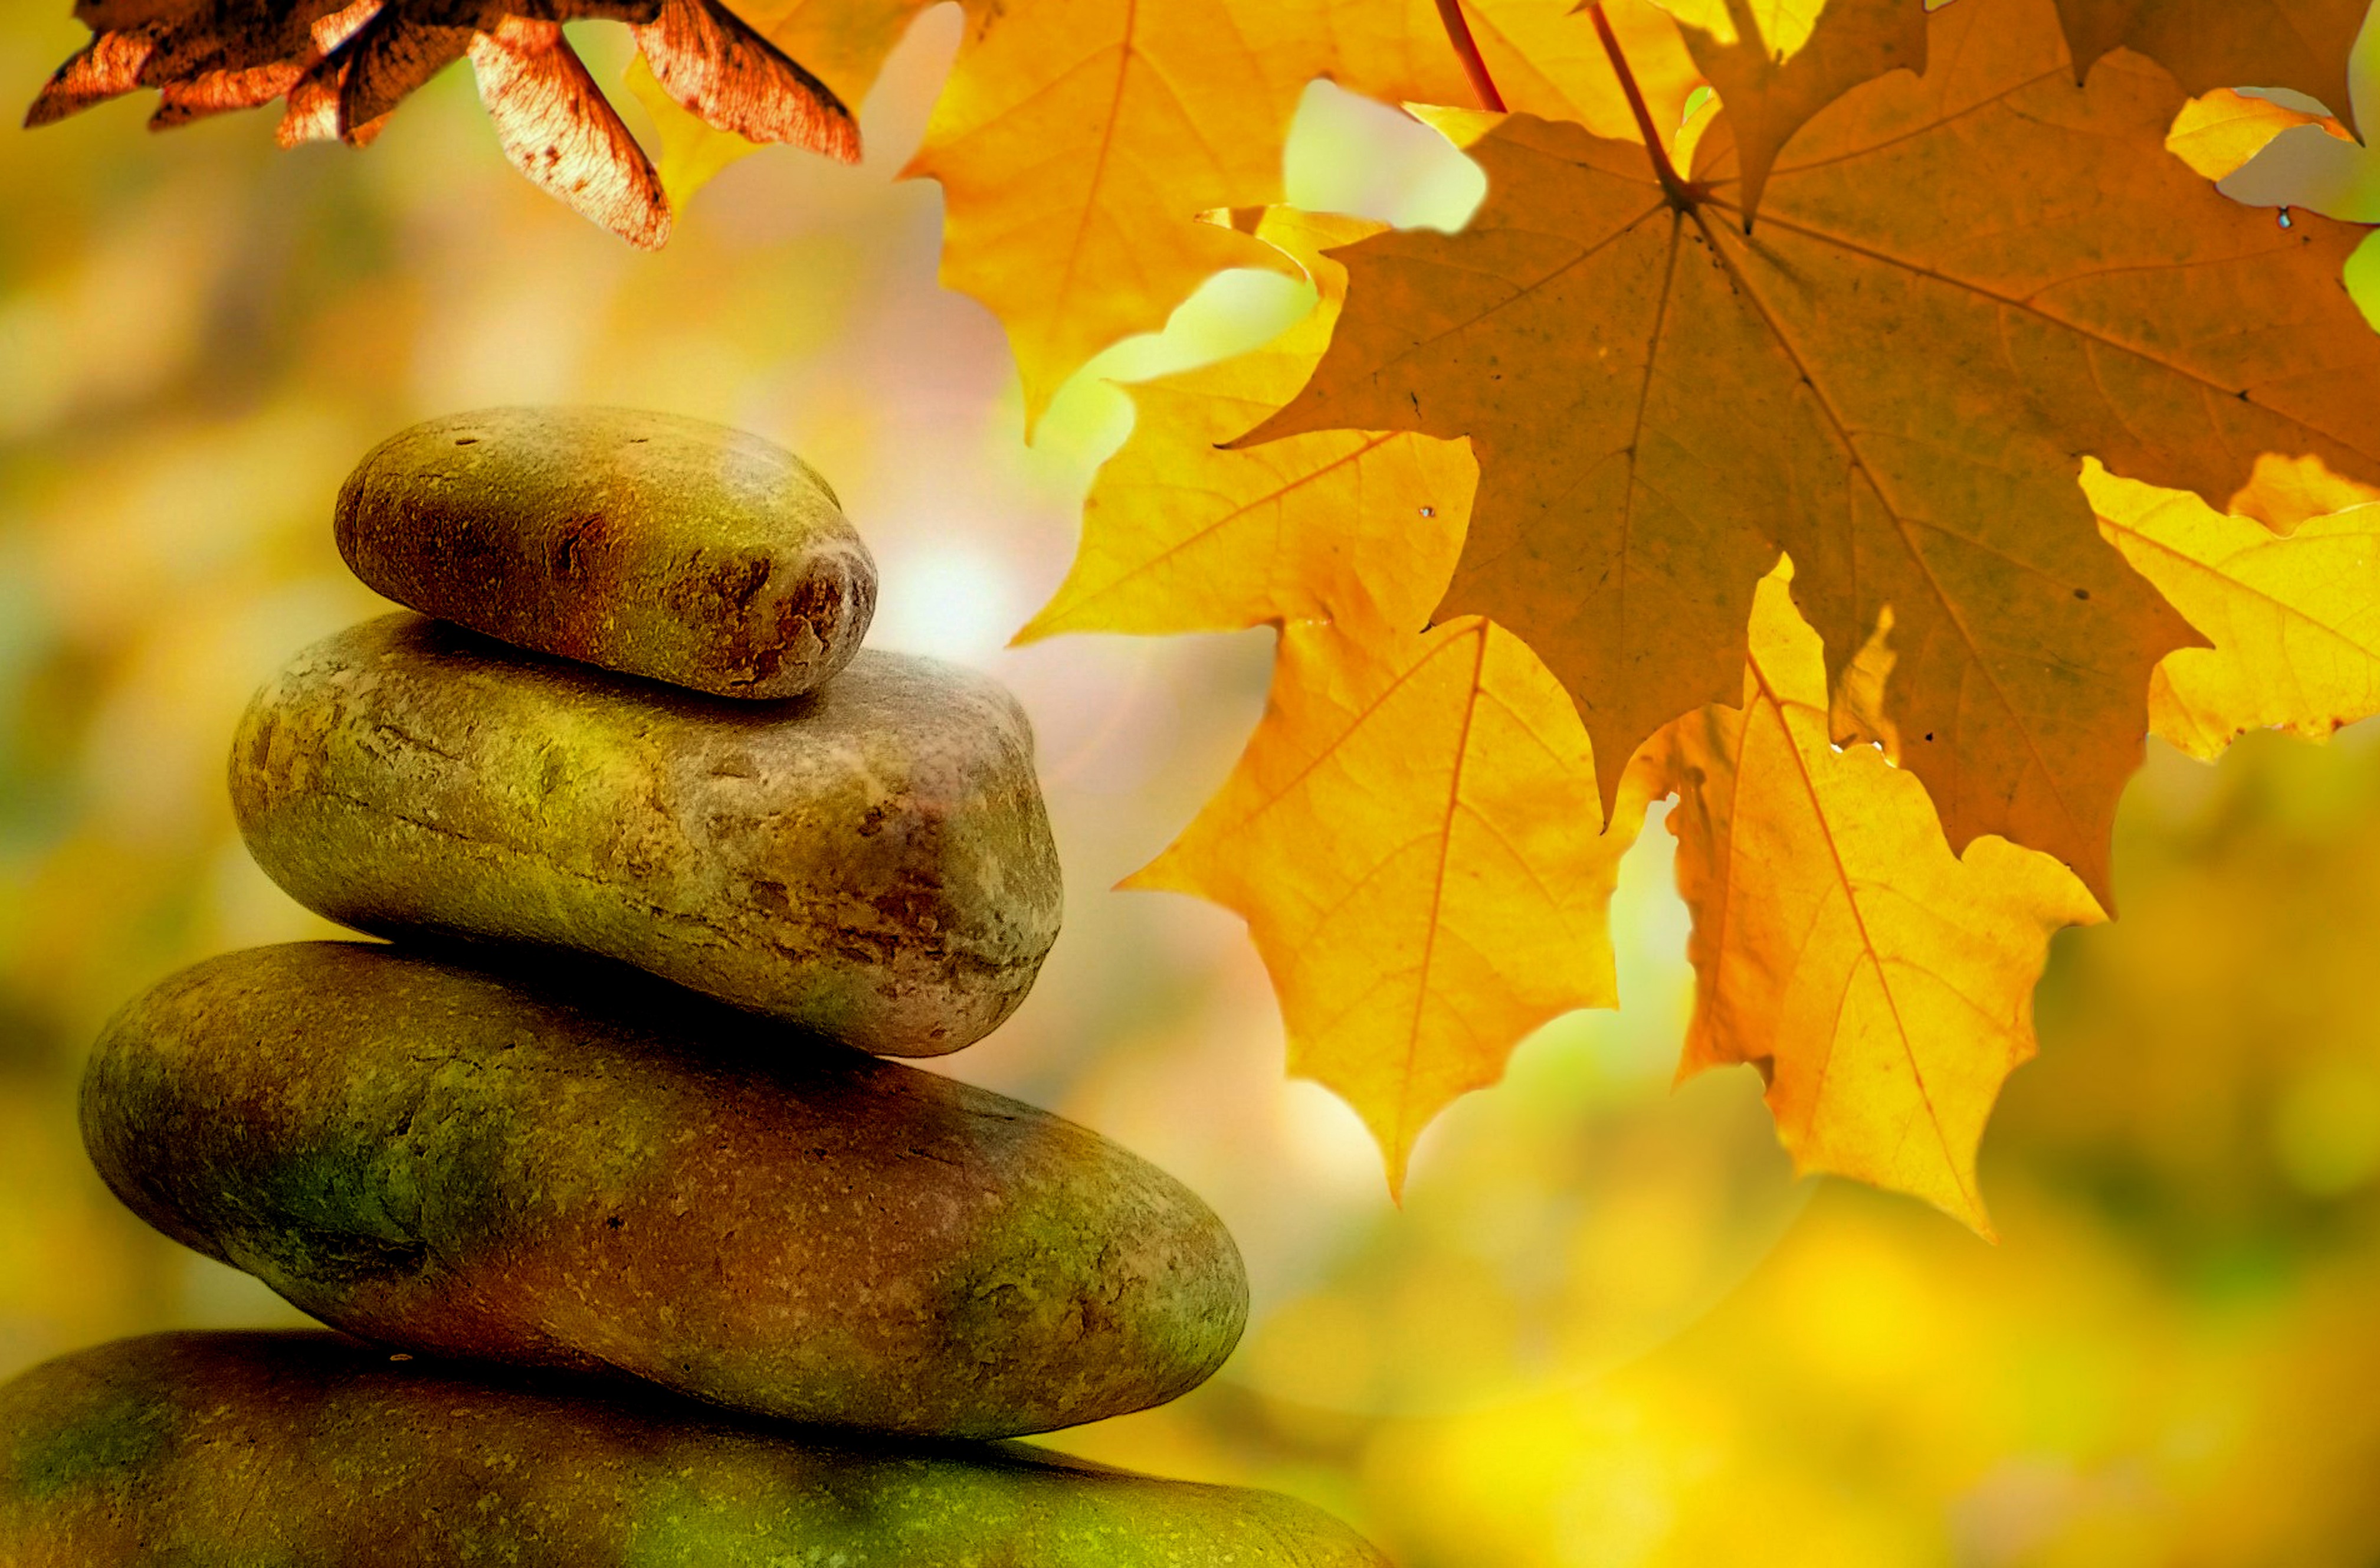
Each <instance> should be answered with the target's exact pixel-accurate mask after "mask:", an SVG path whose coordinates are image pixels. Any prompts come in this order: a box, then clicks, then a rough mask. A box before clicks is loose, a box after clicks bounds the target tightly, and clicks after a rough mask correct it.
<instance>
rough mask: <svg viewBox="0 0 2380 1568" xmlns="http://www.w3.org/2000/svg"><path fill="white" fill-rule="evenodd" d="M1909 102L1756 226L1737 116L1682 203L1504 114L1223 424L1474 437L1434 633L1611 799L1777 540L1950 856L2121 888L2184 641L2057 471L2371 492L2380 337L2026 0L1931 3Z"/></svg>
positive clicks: (2112, 71) (1578, 134) (1729, 624)
mask: <svg viewBox="0 0 2380 1568" xmlns="http://www.w3.org/2000/svg"><path fill="white" fill-rule="evenodd" d="M1929 25H1930V26H1931V28H1932V29H1933V35H1932V39H1931V42H1930V44H1929V48H1928V51H1927V54H1928V58H1929V60H1930V62H1931V66H1930V68H1929V70H1928V72H1927V74H1926V75H1925V78H1924V79H1916V78H1913V77H1911V76H1909V75H1906V74H1902V73H1895V74H1893V75H1889V76H1887V77H1884V78H1881V79H1877V80H1875V81H1871V82H1869V83H1867V84H1866V85H1865V86H1864V87H1862V88H1859V89H1857V90H1856V91H1853V92H1852V93H1851V94H1849V95H1848V96H1846V97H1844V98H1842V99H1840V101H1838V102H1837V103H1835V104H1834V105H1833V106H1832V107H1831V108H1829V109H1828V110H1826V111H1824V112H1822V113H1821V114H1819V115H1817V116H1816V117H1815V118H1814V119H1812V120H1811V122H1810V123H1809V125H1808V126H1807V127H1805V128H1803V131H1802V133H1801V134H1800V135H1799V136H1798V137H1796V138H1795V140H1794V141H1793V143H1792V145H1791V147H1790V148H1789V149H1788V150H1787V151H1786V152H1785V154H1784V155H1783V156H1782V157H1781V158H1779V161H1778V164H1777V165H1776V168H1775V171H1774V173H1773V174H1772V176H1771V177H1770V179H1769V182H1768V188H1767V197H1766V200H1765V202H1764V204H1763V207H1762V209H1761V214H1760V218H1759V221H1758V224H1757V225H1756V226H1755V230H1754V232H1753V233H1752V234H1751V235H1749V236H1748V237H1747V236H1746V235H1745V234H1744V233H1743V225H1742V209H1741V206H1740V204H1739V203H1738V201H1737V200H1736V195H1735V192H1734V189H1733V185H1732V182H1733V179H1734V176H1735V162H1734V155H1733V152H1732V149H1731V148H1730V138H1729V137H1728V135H1727V134H1726V124H1725V120H1724V118H1723V117H1722V120H1721V122H1720V125H1719V126H1718V128H1716V129H1715V130H1714V131H1713V132H1712V133H1711V135H1710V136H1709V137H1707V138H1706V139H1705V140H1704V142H1703V151H1702V152H1701V153H1700V155H1699V156H1698V158H1697V168H1696V169H1695V171H1694V172H1695V175H1696V176H1697V178H1698V180H1699V181H1700V184H1699V186H1698V187H1697V188H1696V189H1697V191H1698V192H1706V194H1689V195H1686V196H1685V197H1684V199H1683V200H1681V194H1682V193H1680V192H1677V191H1673V190H1671V189H1670V188H1665V187H1664V186H1663V185H1662V184H1661V183H1660V181H1659V180H1658V179H1657V177H1656V176H1655V172H1654V171H1653V170H1652V169H1651V168H1650V167H1649V166H1648V164H1647V160H1646V157H1645V150H1644V149H1643V148H1642V147H1641V146H1637V145H1633V144H1623V143H1619V142H1614V141H1609V140H1602V139H1598V138H1597V137H1594V136H1591V135H1588V134H1586V133H1585V132H1582V131H1580V130H1578V129H1577V128H1573V127H1568V126H1561V125H1557V124H1550V123H1547V122H1542V121H1538V120H1535V119H1532V118H1530V117H1528V116H1526V115H1512V116H1511V117H1510V118H1509V119H1506V120H1504V121H1502V122H1500V123H1499V124H1496V125H1495V127H1494V128H1492V129H1490V130H1489V131H1488V133H1487V134H1486V135H1485V136H1483V137H1480V138H1478V139H1477V140H1475V142H1474V143H1473V144H1472V146H1471V152H1472V153H1473V156H1474V157H1475V158H1476V159H1477V160H1478V162H1479V163H1480V164H1482V166H1483V167H1484V168H1485V169H1486V170H1487V173H1488V200H1487V202H1486V204H1485V205H1484V206H1483V207H1482V208H1481V210H1480V212H1479V214H1478V215H1477V217H1475V219H1474V220H1473V222H1472V224H1471V225H1470V227H1469V228H1468V229H1466V230H1465V231H1464V232H1463V233H1462V234H1459V235H1436V234H1425V233H1406V234H1388V235H1381V236H1378V237H1374V238H1371V239H1367V240H1366V241H1364V242H1362V243H1361V244H1358V245H1355V246H1353V247H1350V248H1348V249H1344V250H1342V251H1339V252H1338V253H1337V254H1338V256H1339V258H1340V259H1341V260H1342V261H1344V262H1345V263H1346V265H1347V267H1348V271H1349V274H1350V284H1349V288H1348V306H1347V310H1346V312H1345V314H1344V315H1343V316H1342V318H1341V322H1340V325H1339V330H1338V333H1337V334H1336V336H1335V337H1334V338H1333V340H1332V343H1331V346H1330V352H1329V354H1328V355H1327V356H1326V357H1325V358H1324V359H1323V361H1322V363H1321V365H1320V366H1319V368H1318V370H1317V371H1316V373H1315V378H1314V381H1313V383H1311V384H1310V385H1309V386H1308V388H1307V389H1306V391H1305V393H1304V394H1302V395H1300V397H1299V398H1298V399H1297V400H1296V401H1294V402H1293V403H1292V404H1291V405H1290V406H1289V407H1287V408H1286V409H1285V410H1283V412H1282V413H1281V415H1278V416H1276V417H1275V418H1274V419H1271V420H1269V421H1268V422H1267V423H1266V424H1265V425H1263V426H1261V427H1259V429H1258V430H1257V432H1254V434H1253V435H1251V436H1250V437H1248V438H1246V439H1247V440H1249V441H1257V440H1263V439H1268V438H1271V437H1274V436H1280V435H1288V434H1294V433H1299V432H1310V431H1316V430H1326V429H1347V430H1408V431H1419V432H1425V433H1427V434H1431V435H1438V436H1446V437H1452V436H1469V437H1470V438H1471V440H1472V443H1473V446H1474V450H1475V452H1476V453H1477V455H1478V458H1479V464H1480V488H1479V493H1478V499H1477V501H1476V503H1475V512H1474V517H1473V522H1472V528H1471V535H1470V539H1469V541H1467V542H1466V544H1465V547H1464V554H1463V563H1462V565H1461V566H1460V567H1459V568H1458V570H1457V572H1456V575H1455V578H1454V581H1453V585H1452V587H1451V589H1450V590H1449V593H1448V596H1447V599H1446V601H1445V602H1444V603H1443V604H1442V605H1441V606H1440V611H1439V613H1440V614H1444V615H1449V616H1452V615H1457V614H1488V615H1490V616H1492V617H1494V618H1495V619H1496V620H1497V621H1498V622H1499V623H1500V624H1501V625H1504V626H1509V627H1511V628H1512V630H1513V631H1514V632H1515V633H1516V634H1518V635H1519V636H1521V637H1523V638H1525V639H1526V640H1527V642H1528V643H1529V645H1530V646H1531V647H1532V648H1533V649H1535V650H1536V651H1537V653H1538V654H1539V655H1540V656H1541V657H1543V658H1544V659H1545V661H1546V662H1547V664H1548V666H1549V667H1550V668H1551V669H1553V670H1554V671H1555V673H1556V674H1557V675H1560V676H1561V678H1562V680H1563V682H1564V684H1565V685H1566V686H1568V687H1570V689H1571V690H1572V692H1573V695H1575V696H1576V697H1577V698H1578V699H1579V701H1580V703H1581V705H1582V707H1583V709H1584V710H1585V713H1586V717H1587V724H1588V728H1589V730H1590V731H1591V732H1592V733H1593V734H1594V736H1595V752H1596V757H1597V765H1598V768H1599V770H1600V771H1601V772H1602V775H1603V784H1604V789H1605V791H1606V793H1607V797H1609V792H1611V791H1612V790H1613V788H1614V787H1615V786H1616V784H1617V781H1618V774H1619V772H1620V769H1621V766H1622V765H1624V763H1625V760H1626V759H1627V758H1628V757H1629V756H1630V754H1631V753H1632V752H1633V750H1634V749H1635V748H1636V746H1637V745H1638V744H1639V743H1640V742H1641V741H1642V740H1643V739H1644V737H1645V736H1646V735H1650V734H1652V733H1653V732H1654V731H1655V730H1657V729H1658V728H1659V727H1660V726H1661V725H1662V724H1664V723H1667V722H1668V721H1669V720H1670V718H1672V717H1674V716H1675V715H1676V714H1678V713H1679V712H1681V711H1686V710H1688V709H1692V708H1696V707H1699V706H1701V705H1703V704H1705V703H1707V702H1710V701H1712V700H1723V699H1724V696H1723V694H1724V693H1726V692H1727V691H1728V690H1729V689H1730V687H1733V685H1734V684H1735V683H1736V681H1738V680H1739V679H1740V678H1741V671H1742V668H1743V666H1742V660H1743V648H1744V643H1743V635H1744V634H1743V627H1744V626H1745V624H1746V617H1747V616H1748V614H1749V612H1750V610H1751V598H1752V590H1753V585H1754V584H1755V582H1756V581H1757V580H1758V579H1759V578H1760V577H1761V576H1762V575H1763V574H1764V573H1766V572H1767V570H1768V569H1769V567H1770V566H1771V565H1773V564H1774V563H1775V561H1776V559H1777V556H1778V553H1779V551H1780V550H1783V551H1787V552H1790V553H1791V555H1792V557H1793V559H1794V561H1795V562H1796V564H1797V565H1798V566H1799V568H1800V570H1799V571H1798V572H1797V574H1796V576H1795V577H1794V581H1793V588H1792V596H1793V599H1794V601H1795V602H1796V603H1797V604H1798V605H1799V606H1800V607H1801V609H1802V610H1803V613H1804V614H1806V615H1807V616H1808V618H1809V620H1810V622H1811V623H1812V625H1814V626H1816V627H1817V629H1818V631H1819V632H1820V634H1821V636H1822V638H1823V639H1824V642H1825V645H1826V649H1827V657H1828V665H1829V670H1830V674H1832V675H1837V676H1840V673H1841V671H1842V669H1843V668H1844V666H1845V665H1846V664H1847V663H1848V662H1849V661H1850V660H1851V659H1852V656H1853V655H1854V654H1855V653H1856V652H1857V651H1858V650H1860V649H1861V648H1862V647H1863V646H1864V644H1865V642H1866V641H1867V639H1868V638H1869V636H1870V634H1871V633H1872V632H1873V631H1874V629H1875V627H1876V624H1877V622H1878V619H1879V617H1880V615H1881V614H1882V612H1883V611H1884V610H1885V609H1887V608H1889V609H1890V610H1891V612H1892V614H1893V619H1894V632H1893V650H1894V653H1895V655H1896V658H1897V666H1896V668H1895V671H1894V675H1893V679H1892V681H1891V683H1890V685H1889V686H1888V688H1887V691H1886V696H1885V701H1886V704H1887V706H1888V710H1889V712H1888V717H1889V718H1890V719H1891V721H1892V722H1893V723H1894V724H1895V725H1896V726H1897V727H1898V731H1899V734H1900V740H1901V743H1902V748H1903V760H1905V762H1906V763H1907V765H1908V766H1909V767H1911V768H1912V769H1913V770H1914V771H1915V772H1917V773H1918V775H1919V776H1920V777H1922V778H1923V779H1925V783H1926V784H1927V785H1928V787H1929V788H1930V789H1931V790H1932V792H1933V795H1934V797H1935V799H1936V801H1937V804H1938V805H1939V806H1940V808H1941V812H1942V818H1943V822H1944V825H1945V827H1946V828H1947V829H1948V830H1949V840H1950V844H1951V845H1952V846H1953V848H1963V847H1964V845H1967V844H1968V843H1969V842H1970V841H1972V840H1973V839H1974V838H1976V837H1977V836H1979V835H1981V834H1985V833H1998V834H2002V835H2004V836H2007V837H2010V838H2013V839H2015V840H2017V841H2018V842H2021V843H2023V844H2026V845H2032V846H2034V847H2036V848H2042V849H2046V850H2048V851H2049V852H2051V853H2052V854H2055V855H2057V856H2058V857H2060V858H2062V859H2064V860H2066V861H2067V862H2068V863H2069V864H2070V865H2071V866H2073V867H2074V868H2075V869H2078V870H2079V871H2081V872H2082V873H2083V877H2084V880H2085V881H2087V882H2089V883H2090V884H2091V885H2092V887H2093V888H2094V890H2095V892H2097V893H2099V894H2100V896H2101V897H2102V899H2103V901H2105V899H2106V896H2107V894H2106V889H2107V845H2108V834H2109V829H2110V824H2111V822H2112V819H2113V815H2114V809H2115V804H2116V799H2117V796H2118V795H2119V792H2120V791H2121V788H2122V785H2123V783H2124V781H2125V780H2126V779H2127V778H2128V777H2129V776H2130V775H2131V772H2132V771H2133V769H2134V768H2135V767H2136V766H2137V765H2138V762H2139V759H2140V756H2141V751H2142V746H2143V736H2144V735H2145V733H2146V729H2147V715H2146V709H2145V693H2146V689H2147V687H2148V679H2149V672H2150V671H2151V669H2152V668H2153V667H2154V666H2155V663H2156V662H2157V661H2158V660H2159V659H2161V658H2163V657H2164V655H2165V654H2166V653H2167V652H2168V651H2169V650H2172V649H2173V648H2175V647H2178V646H2181V645H2183V644H2185V643H2187V642H2189V641H2191V640H2192V634H2191V632H2190V630H2189V628H2188V626H2186V624H2185V623H2184V622H2183V621H2182V619H2181V618H2180V616H2179V615H2177V614H2175V613H2174V612H2173V611H2172V610H2171V609H2170V608H2169V607H2168V606H2167V605H2166V604H2165V602H2163V601H2162V600H2161V599H2159V598H2158V597H2157V596H2156V594H2155V591H2154V590H2151V589H2150V588H2149V586H2148V585H2147V584H2146V583H2144V582H2143V581H2142V580H2141V578H2140V577H2138V576H2136V575H2135V574H2134V573H2133V572H2132V571H2131V568H2130V567H2129V566H2127V565H2125V563H2124V561H2123V559H2122V558H2121V556H2120V555H2119V554H2118V553H2116V551H2115V550H2114V549H2113V548H2112V547H2110V546H2109V545H2108V544H2107V543H2106V541H2103V540H2101V539H2100V538H2099V537H2098V534H2097V530H2096V529H2095V527H2094V526H2093V523H2092V520H2091V516H2090V508H2089V507H2088V506H2087V505H2086V504H2084V503H2083V497H2082V495H2081V493H2080V492H2079V491H2078V490H2077V489H2076V488H2075V485H2074V480H2075V477H2076V474H2077V472H2078V470H2079V468H2080V462H2079V455H2080V454H2082V453H2085V452H2095V453H2097V454H2099V455H2101V456H2103V457H2104V458H2105V459H2106V460H2107V462H2108V463H2109V465H2110V466H2111V467H2118V468H2119V471H2125V472H2130V473H2134V474H2138V475H2140V476H2141V477H2143V478H2144V479H2148V480H2153V481H2155V482H2161V483H2169V484H2186V485H2188V486H2190V487H2191V488H2192V489H2195V490H2198V491H2199V492H2200V493H2202V494H2204V495H2206V496H2208V497H2209V498H2210V499H2213V498H2219V497H2223V496H2227V495H2228V494H2229V493H2230V492H2231V491H2232V490H2233V489H2234V488H2236V487H2237V486H2238V485H2239V484H2240V482H2241V481H2242V480H2244V479H2245V478H2246V474H2247V469H2248V468H2249V467H2250V465H2251V463H2252V462H2253V458H2254V456H2255V455H2256V454H2258V453H2261V452H2265V451H2279V452H2288V453H2290V454H2292V455H2298V454H2306V453H2313V454H2316V455H2319V456H2324V457H2325V460H2327V461H2329V462H2331V463H2333V464H2334V465H2335V466H2337V467H2338V468H2340V469H2341V470H2342V471H2345V472H2347V473H2349V474H2350V475H2353V476H2359V477H2363V478H2380V404H2375V402H2374V400H2373V399H2371V398H2370V397H2369V396H2366V395H2358V394H2357V393H2356V391H2355V390H2354V389H2355V388H2356V387H2357V386H2358V384H2359V383H2360V382H2361V381H2362V380H2363V379H2364V378H2368V377H2370V376H2371V375H2372V374H2373V373H2374V371H2380V340H2375V339H2374V336H2373V334H2371V332H2370V331H2369V330H2368V329H2367V328H2366V327H2365V326H2364V323H2363V322H2362V317H2361V315H2360V314H2359V313H2358V312H2357V310H2355V307H2354V306H2353V304H2352V303H2351V302H2350V300H2349V299H2348V298H2347V295H2346V292H2345V290H2344V288H2343V287H2342V286H2340V284H2339V282H2338V275H2339V268H2340V266H2341V264H2342V263H2343V261H2345V258H2346V255H2347V252H2348V251H2349V249H2351V247H2352V244H2353V242H2354V237H2353V236H2351V235H2350V234H2348V233H2347V232H2345V231H2343V230H2341V229H2339V228H2338V227H2337V226H2335V225H2327V224H2325V223H2322V222H2321V221H2320V220H2311V219H2310V220H2305V221H2301V223H2299V224H2298V225H2297V226H2296V227H2295V228H2293V229H2284V228H2280V227H2278V226H2277V225H2275V224H2274V223H2273V221H2272V219H2271V218H2270V217H2268V216H2265V215H2262V214H2259V213H2254V212H2253V211H2250V210H2246V209H2243V208H2241V207H2240V206H2238V205H2236V204H2234V203H2232V202H2229V201H2225V200H2223V199H2222V198H2221V197H2220V196H2218V195H2217V194H2216V192H2215V191H2213V190H2212V189H2210V188H2208V187H2207V186H2206V185H2205V184H2204V183H2203V182H2202V181H2200V180H2199V179H2197V178H2196V176H2192V174H2191V173H2190V172H2189V171H2188V170H2186V169H2185V168H2184V167H2183V166H2182V164H2180V161H2179V160H2177V159H2174V158H2172V157H2170V156H2169V155H2168V154H2167V153H2165V152H2164V151H2163V144H2164V139H2165V133H2166V128H2167V127H2168V124H2169V123H2170V122H2171V121H2172V119H2173V117H2174V114H2175V111H2176V110H2177V109H2178V108H2179V107H2180V103H2181V94H2180V92H2179V91H2177V90H2176V88H2175V86H2174V84H2173V82H2172V80H2171V79H2170V78H2169V77H2168V76H2167V75H2166V74H2165V73H2164V72H2162V71H2160V70H2158V69H2156V68H2155V67H2153V66H2149V65H2147V64H2146V63H2144V62H2142V61H2140V60H2138V59H2137V58H2131V57H2127V56H2124V55H2117V56H2115V57H2113V58H2110V59H2108V60H2106V61H2103V62H2102V63H2101V64H2100V65H2099V66H2098V67H2096V68H2095V70H2094V71H2093V72H2092V73H2091V76H2090V80H2089V83H2088V85H2087V86H2086V87H2083V88H2078V87H2076V86H2075V84H2074V80H2073V72H2072V69H2071V66H2070V61H2069V60H2068V58H2067V57H2066V55H2065V52H2064V50H2063V49H2062V47H2061V46H2060V39H2059V33H2058V22H2057V18H2056V16H2055V15H2054V14H2053V13H2052V11H2051V9H2050V6H2049V4H2048V0H1960V3H1959V4H1956V5H1952V6H1946V7H1944V8H1943V9H1941V10H1939V11H1937V12H1935V13H1934V14H1933V17H1932V18H1931V21H1930V24H1929Z"/></svg>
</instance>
